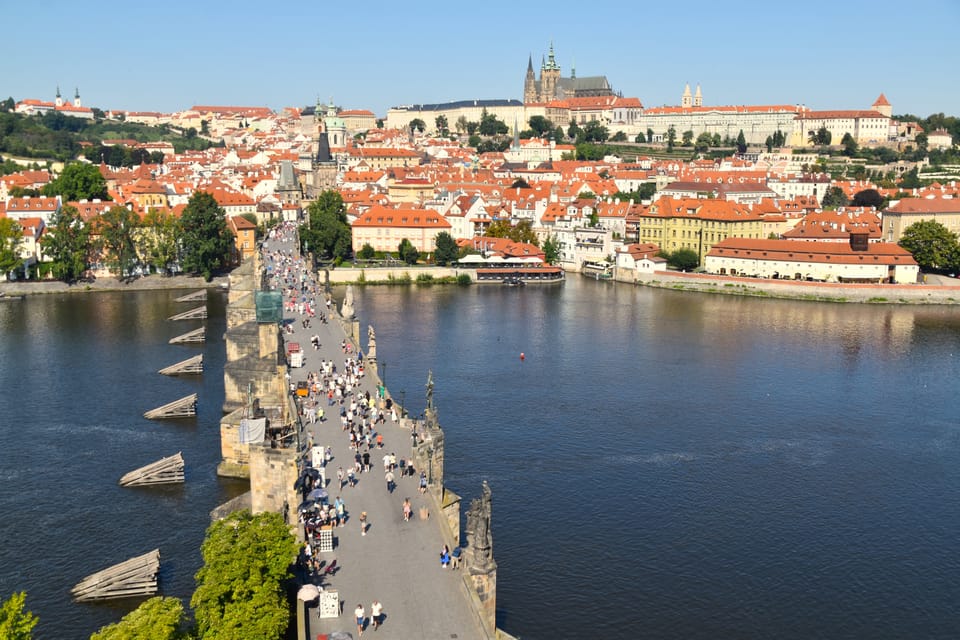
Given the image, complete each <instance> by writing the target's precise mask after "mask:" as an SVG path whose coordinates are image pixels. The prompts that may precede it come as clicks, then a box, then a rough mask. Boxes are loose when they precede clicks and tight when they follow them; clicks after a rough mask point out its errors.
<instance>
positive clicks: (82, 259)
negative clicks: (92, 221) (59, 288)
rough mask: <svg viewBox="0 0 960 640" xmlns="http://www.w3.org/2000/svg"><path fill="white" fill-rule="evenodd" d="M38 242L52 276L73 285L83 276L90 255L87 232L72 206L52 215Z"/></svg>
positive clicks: (77, 212) (88, 232)
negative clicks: (47, 259) (50, 263)
mask: <svg viewBox="0 0 960 640" xmlns="http://www.w3.org/2000/svg"><path fill="white" fill-rule="evenodd" d="M40 243H41V244H42V245H43V251H44V253H45V254H46V255H47V257H48V258H50V261H51V262H52V265H53V266H52V270H53V275H54V276H55V277H57V278H59V279H60V280H63V281H64V282H73V281H75V280H77V279H78V278H80V277H82V276H83V272H84V271H86V270H87V264H88V262H87V261H88V259H89V255H90V229H89V228H88V227H87V225H86V224H85V223H84V222H83V219H81V218H80V212H79V211H77V209H76V207H71V206H70V205H66V206H64V207H62V208H61V209H60V211H58V212H57V213H55V214H54V215H53V217H52V218H51V219H50V227H49V229H48V230H47V233H46V234H45V235H44V236H43V238H42V239H41V240H40Z"/></svg>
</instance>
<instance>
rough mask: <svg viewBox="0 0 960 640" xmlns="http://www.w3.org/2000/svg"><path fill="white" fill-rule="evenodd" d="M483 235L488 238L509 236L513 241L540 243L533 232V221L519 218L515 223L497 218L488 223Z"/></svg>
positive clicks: (537, 244)
mask: <svg viewBox="0 0 960 640" xmlns="http://www.w3.org/2000/svg"><path fill="white" fill-rule="evenodd" d="M484 235H485V236H487V237H489V238H509V239H510V240H513V241H514V242H526V243H528V244H532V245H536V246H539V245H540V243H539V241H538V240H537V234H535V233H534V232H533V223H532V222H530V221H529V220H521V221H520V222H518V223H517V224H516V225H512V224H510V223H509V222H508V221H506V220H497V221H495V222H492V223H490V226H488V227H487V231H486V233H484Z"/></svg>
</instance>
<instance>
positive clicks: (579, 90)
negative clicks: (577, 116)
mask: <svg viewBox="0 0 960 640" xmlns="http://www.w3.org/2000/svg"><path fill="white" fill-rule="evenodd" d="M612 95H615V94H614V92H613V89H612V88H611V87H610V83H609V82H607V78H606V76H588V77H585V78H578V77H577V71H576V69H575V68H572V67H571V69H570V77H569V78H564V77H562V76H561V75H560V65H559V64H557V59H556V56H555V55H554V53H553V43H550V53H549V55H548V56H547V57H546V58H544V59H543V60H542V61H541V63H540V78H539V79H538V78H537V76H536V74H534V72H533V56H530V58H529V60H528V61H527V75H526V76H525V77H524V80H523V102H524V103H525V104H532V103H544V102H551V101H553V100H565V99H567V98H588V97H596V96H612Z"/></svg>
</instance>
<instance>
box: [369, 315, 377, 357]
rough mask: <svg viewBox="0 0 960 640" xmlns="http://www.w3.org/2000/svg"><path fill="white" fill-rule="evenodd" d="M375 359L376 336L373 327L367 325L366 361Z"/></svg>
mask: <svg viewBox="0 0 960 640" xmlns="http://www.w3.org/2000/svg"><path fill="white" fill-rule="evenodd" d="M376 359H377V334H376V332H375V331H374V330H373V325H372V324H368V325H367V360H376Z"/></svg>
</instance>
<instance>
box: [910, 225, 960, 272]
mask: <svg viewBox="0 0 960 640" xmlns="http://www.w3.org/2000/svg"><path fill="white" fill-rule="evenodd" d="M899 244H900V246H901V247H903V248H904V249H906V250H907V251H909V252H910V253H911V254H913V259H914V260H916V261H917V264H919V265H920V268H921V269H923V270H924V271H931V270H933V271H937V270H956V269H958V268H960V245H958V243H957V234H955V233H953V232H951V231H950V230H949V229H947V228H946V227H945V226H943V225H942V224H940V223H939V222H935V221H933V220H921V221H920V222H915V223H913V224H912V225H910V226H909V227H907V228H906V229H904V230H903V235H901V236H900V243H899Z"/></svg>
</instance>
